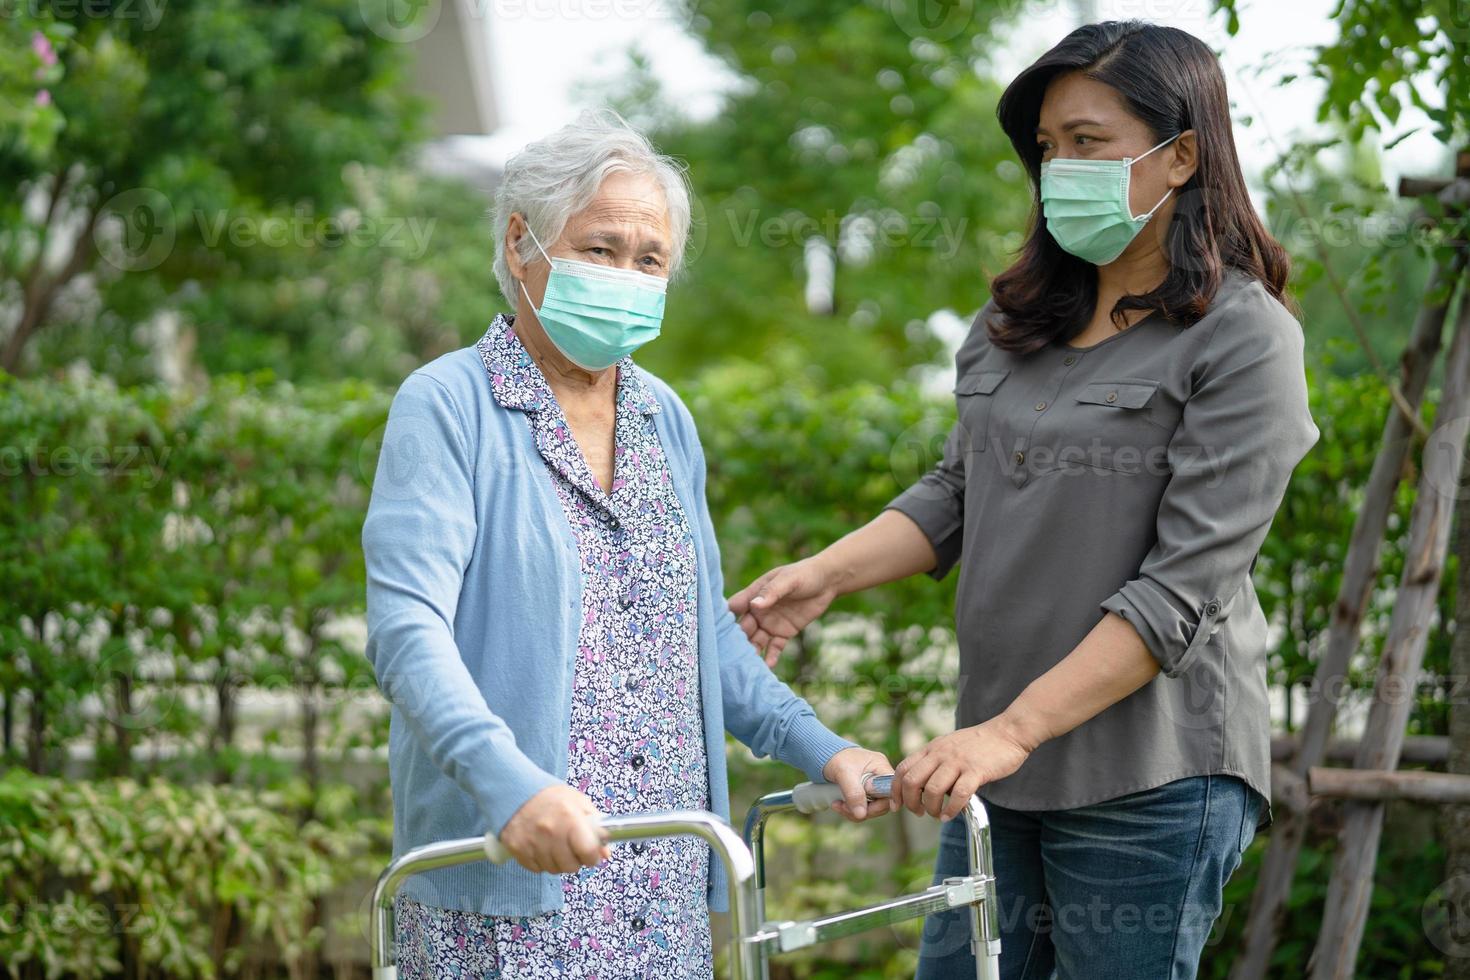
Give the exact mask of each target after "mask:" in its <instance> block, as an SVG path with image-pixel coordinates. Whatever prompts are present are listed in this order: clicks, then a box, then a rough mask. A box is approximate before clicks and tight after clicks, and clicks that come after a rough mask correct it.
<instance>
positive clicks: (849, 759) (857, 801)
mask: <svg viewBox="0 0 1470 980" xmlns="http://www.w3.org/2000/svg"><path fill="white" fill-rule="evenodd" d="M891 772H893V766H892V765H891V764H890V763H889V761H888V757H887V756H885V755H884V754H883V753H882V752H873V751H871V750H869V749H864V748H859V747H857V746H853V747H852V748H846V749H843V750H842V751H840V752H838V753H837V754H836V755H834V756H832V758H830V759H828V760H827V764H826V765H825V766H823V767H822V778H823V779H825V780H827V782H829V783H836V784H837V785H838V787H840V788H841V790H842V799H840V800H838V801H837V802H835V803H833V804H832V809H834V810H836V811H837V812H838V813H840V814H842V815H843V816H844V817H846V818H847V819H848V820H851V821H852V822H853V823H861V822H862V821H864V820H868V819H870V818H872V817H881V816H882V815H883V814H885V813H887V812H888V811H889V810H891V809H892V807H891V806H890V804H889V801H888V800H887V799H886V798H884V799H878V800H870V799H868V793H867V787H866V786H864V785H863V776H864V775H866V774H867V773H873V774H874V775H875V776H884V775H887V774H888V773H891Z"/></svg>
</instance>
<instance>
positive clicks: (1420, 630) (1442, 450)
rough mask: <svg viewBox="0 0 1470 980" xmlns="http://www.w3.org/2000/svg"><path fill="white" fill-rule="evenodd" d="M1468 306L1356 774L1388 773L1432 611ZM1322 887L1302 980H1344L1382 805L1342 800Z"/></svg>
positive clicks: (1446, 518)
mask: <svg viewBox="0 0 1470 980" xmlns="http://www.w3.org/2000/svg"><path fill="white" fill-rule="evenodd" d="M1467 413H1470V302H1466V303H1462V304H1461V309H1460V315H1459V317H1458V322H1457V323H1456V325H1455V334H1454V338H1453V340H1452V341H1451V342H1450V352H1449V357H1448V359H1447V360H1446V362H1445V382H1444V394H1443V396H1442V398H1441V401H1440V405H1439V410H1438V413H1437V415H1436V420H1435V430H1434V432H1433V433H1432V438H1431V440H1430V442H1429V444H1428V445H1426V446H1425V448H1424V454H1423V466H1422V469H1421V471H1420V480H1419V488H1418V492H1417V493H1416V494H1415V497H1414V508H1413V511H1412V514H1411V518H1410V522H1409V545H1408V550H1407V553H1406V554H1405V562H1404V572H1403V578H1402V580H1401V582H1400V584H1399V590H1398V595H1397V597H1396V599H1395V602H1394V608H1393V615H1392V616H1391V618H1390V620H1389V629H1388V636H1387V638H1386V640H1385V642H1384V647H1383V655H1382V658H1381V659H1380V661H1379V665H1378V680H1377V684H1376V687H1375V698H1374V702H1373V706H1372V708H1371V709H1370V710H1369V713H1368V725H1367V728H1366V729H1365V731H1364V733H1363V740H1362V743H1361V746H1360V750H1359V752H1358V758H1357V760H1356V768H1358V769H1394V768H1396V767H1397V766H1398V760H1399V752H1400V750H1401V748H1402V747H1403V742H1404V734H1405V732H1404V728H1405V726H1406V725H1407V723H1408V720H1409V709H1410V708H1411V707H1412V705H1413V698H1412V697H1411V696H1410V693H1411V692H1412V690H1413V684H1414V681H1415V679H1416V678H1417V676H1418V673H1419V666H1420V664H1421V663H1422V662H1423V659H1424V647H1425V644H1426V642H1427V639H1428V632H1427V629H1426V624H1427V623H1428V622H1429V620H1430V617H1431V616H1432V615H1433V613H1434V607H1435V600H1436V597H1437V596H1438V593H1439V582H1440V578H1441V576H1442V574H1443V572H1444V559H1445V553H1446V551H1447V550H1448V546H1449V534H1450V524H1451V517H1452V515H1453V512H1454V504H1455V497H1456V495H1457V491H1458V488H1459V484H1460V472H1461V469H1462V463H1463V462H1464V457H1465V433H1466V429H1467V426H1470V415H1467ZM1344 810H1345V815H1344V823H1343V828H1342V833H1341V834H1340V835H1339V846H1338V848H1337V855H1336V859H1335V861H1334V863H1333V869H1332V880H1331V882H1330V883H1329V884H1328V888H1327V909H1326V912H1325V913H1324V915H1323V920H1322V931H1321V934H1320V935H1319V937H1318V940H1317V948H1316V949H1315V950H1314V951H1313V953H1312V959H1311V961H1310V962H1309V963H1308V972H1309V975H1310V977H1311V980H1351V978H1352V975H1353V965H1354V963H1355V961H1356V959H1357V954H1358V947H1359V945H1360V944H1361V943H1362V939H1363V928H1364V926H1365V924H1366V922H1367V919H1368V899H1369V897H1370V896H1371V895H1372V892H1373V869H1374V865H1375V863H1376V859H1377V855H1378V841H1379V837H1380V835H1381V834H1382V831H1383V804H1382V803H1381V802H1376V803H1359V802H1349V803H1347V804H1346V805H1345V808H1344Z"/></svg>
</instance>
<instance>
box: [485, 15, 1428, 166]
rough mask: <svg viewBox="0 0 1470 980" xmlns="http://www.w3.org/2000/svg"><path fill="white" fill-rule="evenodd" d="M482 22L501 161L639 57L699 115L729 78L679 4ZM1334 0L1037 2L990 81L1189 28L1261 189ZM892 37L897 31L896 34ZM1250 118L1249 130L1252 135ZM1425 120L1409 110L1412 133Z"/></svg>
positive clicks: (1004, 46) (1309, 97) (1313, 89)
mask: <svg viewBox="0 0 1470 980" xmlns="http://www.w3.org/2000/svg"><path fill="white" fill-rule="evenodd" d="M470 2H471V3H472V4H474V5H475V9H476V10H478V11H479V12H480V13H481V14H482V15H483V16H482V17H481V18H480V20H481V23H482V25H483V27H484V29H486V30H487V31H488V32H489V35H490V45H491V51H492V52H493V59H494V65H493V68H494V75H495V82H496V92H497V97H498V100H499V108H500V113H501V119H502V120H503V125H502V127H501V129H500V130H499V131H497V132H496V133H495V134H493V135H492V136H491V137H490V138H488V139H485V140H481V141H479V142H478V145H477V146H476V147H475V148H474V152H476V154H477V155H480V156H482V157H484V158H486V159H488V160H490V161H492V162H496V163H498V162H500V161H503V160H504V159H505V158H506V157H507V156H509V155H510V154H511V153H513V152H515V150H517V149H518V148H519V147H521V146H522V145H524V144H525V143H527V142H529V141H530V140H532V139H535V138H537V137H538V136H541V135H544V134H545V133H547V132H549V131H551V130H553V129H555V128H557V127H558V126H560V125H562V124H563V123H565V122H568V121H570V120H571V119H572V118H573V117H574V116H575V115H576V113H577V111H578V109H580V108H582V107H583V106H584V105H586V104H589V103H590V102H591V101H595V100H596V92H597V91H598V89H599V87H600V86H601V85H604V84H609V83H614V82H615V81H616V79H617V78H618V77H619V76H620V75H621V74H622V73H623V71H624V70H625V68H626V66H627V63H628V62H627V59H628V51H629V50H630V49H631V48H634V47H636V48H637V49H638V50H640V51H641V52H642V53H643V54H644V55H645V56H646V57H647V58H648V59H649V60H650V62H651V65H652V69H653V71H654V74H655V75H656V76H657V77H658V78H659V79H660V80H661V81H662V82H663V84H664V86H665V89H666V91H669V92H678V93H679V94H680V103H681V105H682V108H683V110H684V111H685V112H686V113H688V114H690V115H692V116H695V117H704V116H708V115H710V114H713V113H715V112H718V110H719V105H720V97H721V93H722V92H725V91H727V90H728V89H729V87H730V85H731V83H732V79H731V77H730V75H729V73H728V72H727V71H726V70H725V69H724V66H723V65H721V64H720V63H719V62H718V61H716V60H715V59H713V58H712V57H710V56H709V55H708V54H706V53H705V52H704V50H703V48H702V47H701V46H700V44H699V42H698V41H697V40H696V39H694V38H693V37H692V36H691V35H689V34H688V33H687V32H686V31H685V30H684V29H683V26H682V25H681V23H680V21H679V18H678V15H677V13H676V9H677V5H676V3H675V0H470ZM1333 4H1334V0H1289V2H1287V0H1240V2H1239V10H1240V24H1241V29H1240V32H1239V34H1237V35H1236V36H1235V37H1233V38H1232V37H1230V36H1229V35H1228V34H1227V33H1226V31H1225V25H1224V18H1223V17H1221V16H1218V15H1212V14H1211V10H1212V7H1213V5H1212V3H1211V0H1031V2H1028V3H1026V5H1025V11H1026V13H1025V15H1024V16H1022V17H1020V18H1018V19H1017V22H1016V24H1015V26H1014V28H1013V29H1012V33H1011V34H1010V36H1007V37H1005V38H1001V39H998V40H997V43H996V45H995V47H994V53H993V55H992V56H991V57H990V59H989V61H990V65H989V66H988V67H989V73H990V74H992V75H993V77H995V78H997V79H998V80H1002V81H1004V80H1006V79H1009V78H1011V77H1012V76H1014V75H1015V74H1016V73H1017V72H1018V71H1020V69H1022V68H1024V67H1025V66H1026V65H1027V64H1028V63H1029V62H1030V61H1031V60H1033V59H1034V58H1035V57H1036V56H1038V55H1039V54H1041V53H1042V52H1043V51H1045V50H1046V49H1047V48H1048V47H1050V46H1051V45H1052V44H1053V43H1055V42H1056V41H1057V40H1059V39H1060V38H1061V37H1062V36H1063V35H1065V34H1066V33H1067V32H1068V31H1069V30H1071V29H1072V28H1073V27H1075V26H1076V25H1077V24H1078V23H1081V22H1082V21H1083V20H1092V19H1097V20H1103V19H1114V18H1126V17H1139V18H1142V19H1145V20H1151V21H1155V22H1157V23H1163V24H1169V25H1172V26H1175V27H1179V28H1181V29H1183V30H1187V31H1189V32H1190V33H1192V34H1195V35H1196V36H1198V37H1200V38H1201V39H1203V40H1204V41H1205V42H1206V43H1208V44H1209V45H1210V46H1211V47H1213V48H1215V49H1216V50H1217V51H1222V52H1223V56H1222V64H1223V67H1224V69H1225V72H1226V79H1227V84H1228V86H1229V90H1230V94H1231V99H1232V102H1233V103H1234V110H1235V117H1236V121H1237V133H1236V137H1237V143H1238V148H1239V150H1240V154H1241V159H1242V166H1243V167H1244V168H1245V171H1246V176H1247V179H1248V180H1249V181H1250V182H1251V184H1252V186H1253V188H1257V189H1258V187H1259V181H1258V177H1259V175H1260V172H1261V170H1262V169H1263V168H1264V167H1265V166H1266V165H1268V164H1269V163H1271V162H1272V161H1273V160H1274V159H1275V158H1276V156H1277V155H1278V154H1279V152H1280V150H1281V149H1282V148H1284V147H1285V146H1288V145H1290V144H1291V143H1292V142H1293V141H1294V140H1295V139H1298V138H1302V137H1304V136H1307V137H1310V136H1311V135H1312V134H1314V132H1316V131H1317V124H1316V121H1315V119H1316V111H1317V106H1318V104H1319V102H1320V95H1321V88H1320V86H1318V85H1317V84H1316V83H1315V82H1313V81H1311V80H1306V79H1302V80H1298V81H1295V82H1293V83H1292V84H1290V85H1279V84H1275V80H1276V79H1278V78H1279V77H1280V76H1281V75H1282V74H1283V73H1285V72H1287V71H1292V70H1296V71H1298V72H1299V73H1302V74H1304V71H1305V68H1306V66H1307V64H1308V63H1309V61H1310V57H1311V49H1312V46H1313V45H1317V44H1323V43H1327V42H1329V41H1331V40H1332V39H1333V38H1334V36H1335V34H1336V26H1335V24H1334V23H1333V22H1332V20H1331V17H1330V11H1331V9H1332V6H1333ZM895 29H897V25H896V24H895ZM1247 117H1249V119H1250V124H1249V125H1248V126H1247V125H1244V122H1245V120H1246V118H1247ZM1422 122H1424V120H1423V119H1422V117H1420V118H1418V119H1416V118H1414V117H1413V116H1412V115H1411V114H1410V113H1409V112H1406V113H1405V116H1404V118H1403V119H1402V120H1401V124H1402V125H1403V126H1404V127H1405V128H1407V127H1409V126H1413V125H1416V124H1419V123H1422ZM1439 152H1440V150H1439V145H1438V143H1437V142H1436V141H1435V140H1434V138H1433V137H1432V136H1431V135H1430V134H1429V133H1428V132H1427V131H1426V132H1423V133H1420V134H1418V135H1416V136H1412V137H1410V138H1408V139H1406V140H1404V141H1403V142H1402V143H1401V144H1399V145H1398V146H1397V147H1395V148H1394V150H1393V151H1392V152H1391V153H1390V154H1389V156H1388V158H1387V159H1386V164H1387V170H1388V173H1387V176H1388V179H1389V182H1390V185H1392V183H1393V182H1395V181H1396V179H1397V177H1398V175H1399V173H1400V171H1402V172H1406V173H1413V174H1424V175H1427V174H1430V173H1432V172H1434V171H1435V170H1436V169H1438V168H1439V167H1440V166H1441V165H1442V163H1441V159H1440V156H1439Z"/></svg>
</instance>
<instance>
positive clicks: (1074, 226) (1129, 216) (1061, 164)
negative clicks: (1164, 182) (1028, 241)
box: [1041, 135, 1178, 265]
mask: <svg viewBox="0 0 1470 980" xmlns="http://www.w3.org/2000/svg"><path fill="white" fill-rule="evenodd" d="M1175 139H1178V136H1177V135H1175V136H1171V137H1169V138H1168V139H1166V140H1164V142H1163V143H1160V144H1159V145H1158V146H1155V147H1154V148H1153V149H1152V150H1149V151H1148V153H1144V154H1143V156H1140V157H1138V158H1137V159H1131V158H1129V157H1124V158H1123V159H1121V160H1044V161H1042V164H1041V211H1042V214H1044V215H1045V216H1046V230H1047V231H1048V232H1050V233H1051V237H1052V238H1053V239H1055V240H1056V243H1057V244H1058V245H1060V246H1061V247H1062V248H1063V249H1065V250H1066V251H1068V252H1071V253H1072V254H1073V255H1075V256H1077V257H1078V258H1079V259H1083V260H1084V261H1087V262H1091V263H1092V264H1093V265H1107V264H1108V263H1109V262H1111V261H1113V260H1114V259H1116V258H1117V257H1118V256H1120V255H1122V254H1123V250H1124V249H1125V248H1127V247H1128V243H1129V242H1131V241H1133V239H1134V238H1136V237H1137V236H1138V233H1139V232H1140V231H1143V226H1144V225H1146V224H1148V219H1150V218H1152V217H1153V216H1154V212H1155V211H1157V210H1158V209H1159V208H1160V207H1162V206H1163V204H1164V202H1165V201H1167V200H1168V199H1169V195H1170V194H1172V193H1173V188H1170V189H1169V190H1167V191H1165V192H1164V196H1163V197H1161V198H1159V203H1158V204H1155V205H1154V206H1153V207H1152V208H1150V209H1149V210H1148V211H1147V212H1145V213H1143V214H1141V215H1139V216H1138V217H1136V218H1135V217H1133V212H1132V210H1131V209H1130V208H1129V206H1128V175H1129V172H1130V170H1131V168H1132V167H1133V165H1134V164H1135V163H1137V162H1138V161H1139V160H1142V159H1143V157H1146V156H1148V154H1149V153H1152V152H1153V151H1154V150H1157V149H1158V148H1159V146H1165V145H1167V144H1169V143H1171V142H1173V141H1174V140H1175Z"/></svg>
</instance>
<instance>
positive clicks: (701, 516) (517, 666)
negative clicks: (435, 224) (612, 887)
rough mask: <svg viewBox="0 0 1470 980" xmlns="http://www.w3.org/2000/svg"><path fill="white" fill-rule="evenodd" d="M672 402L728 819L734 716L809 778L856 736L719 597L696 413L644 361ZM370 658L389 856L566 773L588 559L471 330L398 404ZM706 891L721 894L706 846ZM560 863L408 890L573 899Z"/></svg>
mask: <svg viewBox="0 0 1470 980" xmlns="http://www.w3.org/2000/svg"><path fill="white" fill-rule="evenodd" d="M635 370H638V371H640V373H641V375H642V377H643V378H644V380H645V381H646V383H648V384H649V385H650V386H651V388H652V389H653V391H654V393H655V395H656V396H657V398H658V400H659V403H660V405H661V406H662V408H663V410H662V411H660V412H657V413H655V415H654V419H655V420H656V425H657V428H658V435H659V439H660V441H661V442H662V443H663V446H664V449H665V454H666V458H667V459H668V463H669V467H670V470H671V472H672V475H673V479H674V485H675V487H676V489H677V491H678V494H679V500H680V503H681V504H682V505H683V507H684V511H685V513H687V514H688V515H690V521H691V523H692V524H693V526H694V529H695V531H696V536H695V539H696V547H697V551H698V554H699V559H700V562H699V564H700V576H699V607H698V614H699V631H698V632H699V676H700V699H701V703H702V705H703V714H704V731H705V748H706V751H707V753H708V756H709V765H708V773H709V799H710V809H711V810H712V811H713V812H715V813H717V814H719V815H720V816H721V817H724V818H725V819H727V820H728V819H729V818H730V800H729V789H728V786H727V783H726V780H727V776H726V769H725V740H724V732H725V731H726V729H728V730H729V731H730V733H731V734H733V735H734V736H735V737H736V738H737V739H739V740H740V741H741V742H743V743H744V744H745V745H747V746H749V748H750V750H751V751H752V752H753V753H754V754H755V755H756V756H757V757H765V756H770V757H773V758H776V759H779V760H781V761H783V762H786V763H789V764H791V765H792V766H795V767H796V768H797V769H800V770H802V771H803V772H804V773H805V774H806V776H807V777H808V778H810V779H813V780H820V779H821V778H822V769H823V767H824V766H825V765H826V764H827V760H829V759H830V758H831V757H832V756H833V755H834V754H835V753H836V752H837V751H838V750H840V749H843V748H846V747H848V746H851V745H853V744H854V743H852V742H850V741H848V740H846V739H843V738H839V737H838V736H836V735H834V734H833V733H832V732H830V731H828V730H827V728H826V727H824V726H823V725H822V724H821V722H819V721H818V720H817V718H816V715H815V714H814V713H813V711H812V709H811V706H810V705H809V704H807V702H806V701H804V700H803V699H801V698H799V697H797V696H796V695H795V694H794V693H792V691H791V689H790V688H789V687H787V686H786V685H785V684H784V683H782V682H781V681H780V680H779V679H777V678H776V676H775V675H774V674H773V673H771V671H770V669H769V668H768V667H766V665H765V662H764V661H763V660H762V659H761V657H760V656H759V655H758V654H757V652H756V651H755V649H754V648H753V647H752V646H751V644H750V642H749V641H748V640H747V639H746V637H745V634H744V633H743V632H741V630H740V627H739V625H738V624H737V623H736V622H735V618H734V616H733V615H732V614H731V613H730V610H729V609H728V608H727V606H726V604H725V600H724V588H723V577H722V575H721V572H720V554H719V549H718V548H717V546H716V544H715V534H714V528H713V526H712V525H711V522H710V516H709V507H708V505H707V503H706V500H705V490H704V487H705V460H704V451H703V449H702V448H701V446H700V443H699V436H698V433H697V432H696V431H695V427H694V421H693V419H692V418H691V417H690V415H689V410H688V409H687V408H686V407H685V406H684V403H683V402H682V401H681V400H680V399H679V397H678V395H676V394H674V392H673V390H672V389H671V388H669V386H668V385H666V384H665V383H664V382H663V381H661V380H659V379H658V378H656V377H654V376H653V375H651V374H649V373H648V372H646V371H643V370H642V369H641V368H635ZM362 546H363V554H364V557H365V560H366V563H367V628H368V634H367V657H368V659H369V660H370V661H371V662H372V665H373V669H374V671H375V672H376V674H377V682H378V686H379V687H380V688H381V689H382V691H383V693H384V694H385V695H386V696H387V698H388V700H389V701H391V702H392V714H391V720H390V723H389V733H388V766H389V774H390V778H391V780H392V786H393V855H394V857H397V856H398V855H400V854H402V853H403V852H404V851H406V850H408V849H410V848H413V847H417V846H419V845H422V844H427V843H430V842H432V841H438V840H445V839H450V838H459V837H473V836H476V835H480V834H484V833H485V832H486V831H487V830H489V831H494V832H495V833H499V832H500V831H501V828H502V827H504V825H505V824H506V822H507V821H508V820H509V819H510V818H511V816H512V815H513V814H514V813H515V812H516V810H517V809H518V808H519V807H520V806H521V804H523V803H525V802H526V800H527V799H529V798H530V797H531V796H533V795H534V794H535V793H537V792H539V791H540V790H542V789H544V788H546V787H547V786H553V785H559V784H562V783H564V782H565V779H566V771H567V742H568V738H569V734H570V733H569V728H570V723H571V692H572V671H573V664H574V660H575V653H576V650H577V637H578V633H579V629H580V621H581V617H580V610H581V593H582V575H581V568H580V565H579V561H578V557H577V547H576V542H575V541H574V539H573V537H572V530H571V527H570V526H569V525H568V524H567V522H566V519H565V517H564V516H563V513H562V508H561V504H560V502H559V501H558V499H557V497H556V491H555V490H554V488H553V487H552V483H551V480H550V479H549V478H548V476H547V473H546V467H545V463H544V461H543V460H542V458H541V456H540V453H539V452H538V451H537V449H536V445H535V442H534V440H533V438H532V435H531V429H530V426H529V425H527V424H526V420H525V418H523V417H522V413H521V412H520V411H519V410H516V409H509V408H505V407H503V406H501V405H500V404H499V403H498V402H497V401H496V400H495V397H494V395H493V393H492V391H491V387H490V379H489V377H488V376H487V374H486V371H485V366H484V362H483V361H482V360H481V358H480V356H479V352H478V351H477V350H476V349H475V348H474V347H473V346H471V347H464V348H461V349H459V350H456V351H452V352H450V353H448V354H445V355H443V356H442V357H439V358H438V359H436V360H434V361H432V362H430V363H429V364H426V365H424V366H423V367H421V368H419V369H418V370H416V371H414V372H413V373H412V374H410V375H409V376H408V378H407V379H406V380H405V381H404V382H403V385H402V386H401V387H400V388H399V389H398V393H397V394H396V395H395V396H394V398H393V404H392V407H391V408H390V409H389V412H388V422H387V427H386V429H385V431H384V434H383V446H382V452H381V455H380V456H379V458H378V464H377V473H376V476H375V478H374V481H373V489H372V498H371V500H370V502H369V504H368V511H367V518H366V520H365V522H364V524H363V528H362ZM710 864H711V867H710V882H709V890H708V893H707V896H706V897H707V899H708V900H709V903H710V907H711V908H712V909H714V910H716V911H725V910H726V909H727V908H728V901H727V898H726V889H727V887H728V885H727V882H728V877H727V875H726V872H725V869H724V867H723V866H722V865H721V863H720V861H719V860H718V859H716V858H714V857H713V856H711V862H710ZM560 882H561V879H560V876H558V875H555V874H548V873H542V872H532V871H528V870H527V869H526V868H524V867H522V866H521V865H520V864H519V863H517V862H515V861H510V862H507V863H506V864H504V865H499V866H495V865H491V864H489V863H488V862H476V863H473V864H468V865H461V866H458V867H451V868H441V869H438V870H436V871H431V872H427V873H425V874H422V875H415V876H414V877H412V878H410V879H409V880H408V881H406V882H405V883H404V886H403V892H404V893H405V894H407V895H409V896H410V897H412V898H414V899H415V900H417V901H420V902H423V903H426V904H431V905H438V906H441V907H444V908H455V909H462V910H465V911H473V912H480V913H482V914H487V915H534V914H538V913H542V912H548V911H551V910H553V909H559V908H561V907H562V904H563V898H562V890H561V887H560Z"/></svg>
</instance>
